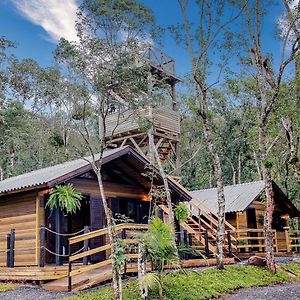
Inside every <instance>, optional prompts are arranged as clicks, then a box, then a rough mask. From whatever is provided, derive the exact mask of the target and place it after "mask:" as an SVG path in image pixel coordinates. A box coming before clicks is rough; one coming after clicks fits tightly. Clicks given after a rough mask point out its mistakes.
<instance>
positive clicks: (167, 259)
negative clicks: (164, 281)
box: [142, 217, 178, 272]
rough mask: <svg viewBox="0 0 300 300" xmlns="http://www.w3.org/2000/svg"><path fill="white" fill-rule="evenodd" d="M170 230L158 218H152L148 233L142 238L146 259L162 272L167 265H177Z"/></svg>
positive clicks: (175, 250)
mask: <svg viewBox="0 0 300 300" xmlns="http://www.w3.org/2000/svg"><path fill="white" fill-rule="evenodd" d="M172 235H173V231H172V228H171V227H170V226H169V225H167V224H165V223H164V222H163V221H162V220H161V219H160V218H158V217H153V218H152V219H151V222H150V224H149V229H148V232H147V233H146V234H145V236H143V239H142V242H143V243H144V245H145V249H146V253H147V258H148V259H149V260H150V261H151V262H152V264H153V266H154V268H155V269H156V270H158V271H159V272H163V270H164V266H165V264H167V263H177V262H178V257H177V249H176V248H175V246H174V244H173V236H172Z"/></svg>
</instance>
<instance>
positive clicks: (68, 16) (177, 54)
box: [0, 0, 282, 76]
mask: <svg viewBox="0 0 300 300" xmlns="http://www.w3.org/2000/svg"><path fill="white" fill-rule="evenodd" d="M142 1H143V2H144V3H145V4H146V5H147V6H149V7H150V8H151V9H152V10H153V12H154V15H155V17H156V20H157V23H158V24H159V25H162V26H168V25H171V24H174V23H176V22H177V21H178V20H181V15H180V11H179V6H178V2H177V0H142ZM75 9H76V0H0V36H1V35H4V36H6V37H7V38H8V39H11V40H14V41H16V42H17V43H18V47H17V49H16V50H15V51H14V53H15V54H16V55H17V56H19V57H24V58H25V57H30V58H33V59H35V60H37V61H38V62H39V63H40V64H42V65H43V66H49V65H51V62H52V51H53V50H54V49H55V42H56V41H57V39H58V36H59V35H60V33H62V34H65V37H67V38H68V37H70V36H74V31H73V29H72V23H73V20H74V13H75ZM281 13H282V11H281V9H280V6H276V5H275V6H272V7H270V8H269V13H268V16H267V18H266V19H265V23H264V24H263V30H264V31H263V33H264V44H265V49H266V50H269V51H270V52H271V51H272V52H274V53H275V59H276V60H277V59H278V58H279V55H280V42H279V41H278V40H276V39H275V38H274V37H275V30H274V22H275V21H276V20H277V19H278V17H279V16H280V14H281ZM190 16H191V17H192V18H195V20H196V19H197V10H196V9H195V7H192V9H191V13H190ZM163 43H164V46H163V49H164V50H165V51H166V52H167V53H168V54H170V55H171V56H173V57H174V58H175V59H176V61H177V71H178V73H179V75H181V76H182V75H183V74H184V73H185V72H187V71H188V66H189V60H188V56H187V52H186V50H185V49H184V48H183V47H182V46H181V45H176V43H175V42H174V41H173V39H172V38H170V35H169V34H166V35H165V37H164V40H163Z"/></svg>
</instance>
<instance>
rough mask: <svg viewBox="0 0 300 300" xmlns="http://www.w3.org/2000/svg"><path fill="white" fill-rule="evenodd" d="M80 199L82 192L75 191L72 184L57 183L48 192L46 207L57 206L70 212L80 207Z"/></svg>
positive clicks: (52, 207) (74, 211)
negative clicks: (57, 184)
mask: <svg viewBox="0 0 300 300" xmlns="http://www.w3.org/2000/svg"><path fill="white" fill-rule="evenodd" d="M82 199H83V196H82V194H81V193H79V192H76V191H75V189H74V187H73V185H72V184H67V185H59V186H57V187H56V188H55V189H54V190H53V191H52V192H51V193H50V197H49V200H48V202H47V204H46V207H47V206H49V207H50V209H51V210H53V209H54V208H56V207H59V208H60V209H61V210H65V211H66V212H67V213H68V214H69V213H71V214H72V213H76V211H77V210H79V209H80V207H81V202H80V201H81V200H82Z"/></svg>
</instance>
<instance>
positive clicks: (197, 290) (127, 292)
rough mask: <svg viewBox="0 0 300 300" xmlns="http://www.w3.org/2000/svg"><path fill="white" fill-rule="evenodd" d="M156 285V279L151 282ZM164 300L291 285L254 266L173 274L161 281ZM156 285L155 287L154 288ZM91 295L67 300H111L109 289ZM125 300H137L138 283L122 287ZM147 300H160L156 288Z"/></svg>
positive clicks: (280, 275) (282, 276)
mask: <svg viewBox="0 0 300 300" xmlns="http://www.w3.org/2000/svg"><path fill="white" fill-rule="evenodd" d="M151 281H155V279H153V278H152V279H151ZM162 281H163V289H164V297H163V299H164V300H173V299H176V300H201V299H211V298H217V297H220V296H222V295H224V294H226V293H230V292H233V291H235V290H237V289H239V288H249V287H254V286H265V285H269V284H272V283H278V282H284V281H290V277H289V276H288V275H287V274H285V273H283V272H282V271H280V270H278V272H277V273H276V274H272V273H271V272H269V271H268V270H267V269H266V268H257V267H253V266H228V267H225V269H224V270H222V271H220V270H216V269H209V270H205V271H185V272H172V273H170V274H168V275H164V276H163V277H162ZM154 285H155V284H154ZM100 291H101V292H99V290H97V291H93V292H85V293H84V292H83V293H81V294H79V295H76V296H73V297H71V298H68V299H70V300H112V299H113V296H112V289H111V287H106V288H102V289H100ZM123 299H124V300H133V299H140V296H139V289H138V286H137V282H136V281H133V280H130V281H129V282H128V283H127V284H125V285H124V293H123ZM148 299H149V300H156V299H159V290H158V287H157V288H155V289H154V290H151V291H150V294H149V297H148Z"/></svg>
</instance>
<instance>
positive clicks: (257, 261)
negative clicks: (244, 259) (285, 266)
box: [247, 255, 267, 267]
mask: <svg viewBox="0 0 300 300" xmlns="http://www.w3.org/2000/svg"><path fill="white" fill-rule="evenodd" d="M247 264H248V265H250V266H257V267H265V266H266V265H267V259H266V258H265V257H260V256H257V255H254V256H251V257H250V258H249V259H248V263H247Z"/></svg>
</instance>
